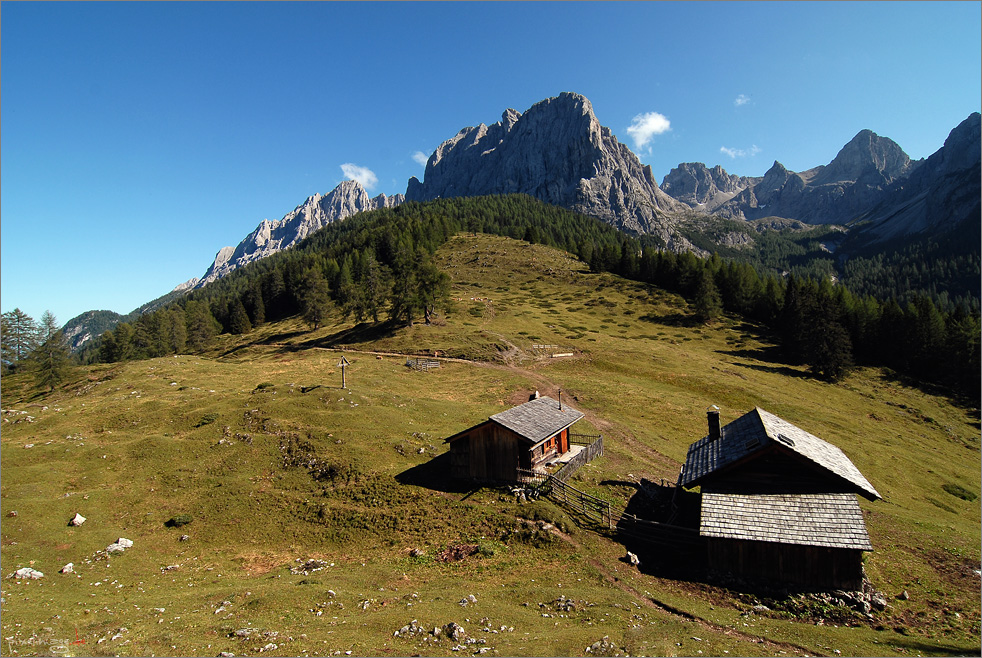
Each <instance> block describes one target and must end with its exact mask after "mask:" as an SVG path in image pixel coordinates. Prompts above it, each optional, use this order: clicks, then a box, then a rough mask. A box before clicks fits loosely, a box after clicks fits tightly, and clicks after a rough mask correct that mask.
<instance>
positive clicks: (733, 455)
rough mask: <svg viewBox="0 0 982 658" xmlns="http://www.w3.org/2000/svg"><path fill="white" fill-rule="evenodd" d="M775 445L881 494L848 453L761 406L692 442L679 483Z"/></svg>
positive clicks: (867, 492)
mask: <svg viewBox="0 0 982 658" xmlns="http://www.w3.org/2000/svg"><path fill="white" fill-rule="evenodd" d="M772 446H777V447H778V448H780V449H782V450H785V451H789V452H793V453H795V454H797V455H799V456H801V457H804V458H805V459H807V460H809V461H810V462H812V463H813V464H816V465H817V466H819V467H821V468H823V469H825V470H826V471H828V472H829V473H832V474H834V475H836V476H838V477H841V478H843V479H844V480H846V481H847V482H849V483H850V484H852V485H853V486H855V487H856V489H857V492H858V493H860V494H862V495H863V496H865V497H866V498H869V499H871V500H872V499H876V498H880V494H879V493H878V492H877V491H876V489H874V488H873V485H872V484H870V483H869V481H868V480H867V479H866V478H865V477H863V474H862V473H860V472H859V469H858V468H856V466H855V465H854V464H853V463H852V462H851V461H850V460H849V458H848V457H846V455H845V453H843V452H842V451H841V450H839V449H838V448H837V447H835V446H834V445H832V444H831V443H828V442H826V441H823V440H822V439H820V438H818V437H817V436H814V435H813V434H809V433H808V432H806V431H804V430H803V429H800V428H798V427H795V426H794V425H792V424H791V423H789V422H787V421H786V420H783V419H781V418H778V417H777V416H775V415H774V414H772V413H769V412H767V411H764V410H763V409H760V408H759V407H755V408H754V409H753V411H750V412H748V413H746V414H744V415H743V416H741V417H740V418H737V419H736V420H734V421H733V422H731V423H729V424H728V425H726V426H724V427H723V431H722V437H721V438H719V439H717V440H715V441H711V440H710V437H708V436H706V437H703V438H702V439H700V440H699V441H696V442H695V443H693V444H692V445H690V446H689V453H688V455H687V456H686V459H685V466H684V468H683V471H682V475H681V477H680V479H679V483H680V484H681V485H682V486H683V487H692V486H695V485H697V484H702V483H703V481H704V480H706V478H707V476H709V475H711V474H713V473H715V472H718V471H720V470H722V469H724V468H726V467H728V466H730V465H732V464H735V463H737V462H739V461H741V460H744V459H746V458H748V457H750V456H752V455H753V454H755V453H757V452H760V451H762V450H765V449H767V448H770V447H772Z"/></svg>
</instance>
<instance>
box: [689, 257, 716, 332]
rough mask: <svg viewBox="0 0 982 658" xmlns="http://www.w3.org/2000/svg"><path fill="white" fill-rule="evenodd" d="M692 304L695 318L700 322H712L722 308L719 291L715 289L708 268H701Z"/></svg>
mask: <svg viewBox="0 0 982 658" xmlns="http://www.w3.org/2000/svg"><path fill="white" fill-rule="evenodd" d="M693 305H694V306H695V311H696V318H697V319H698V320H699V321H700V322H712V321H713V320H715V319H716V318H718V317H719V314H720V312H722V310H723V303H722V301H721V300H720V296H719V291H718V290H717V289H716V284H715V283H714V282H713V275H712V274H711V273H710V272H709V270H708V269H703V271H702V275H701V276H700V277H699V279H698V282H697V283H696V291H695V299H694V301H693Z"/></svg>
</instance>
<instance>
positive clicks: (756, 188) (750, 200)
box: [662, 130, 917, 224]
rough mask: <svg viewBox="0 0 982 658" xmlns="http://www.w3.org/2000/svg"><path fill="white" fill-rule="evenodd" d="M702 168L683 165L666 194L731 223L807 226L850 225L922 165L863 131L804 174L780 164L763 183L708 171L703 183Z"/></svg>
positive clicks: (894, 145)
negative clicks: (782, 220) (782, 221)
mask: <svg viewBox="0 0 982 658" xmlns="http://www.w3.org/2000/svg"><path fill="white" fill-rule="evenodd" d="M701 166H702V165H699V164H698V163H696V164H694V165H693V164H689V165H679V167H678V168H677V169H673V170H672V173H671V174H669V176H666V178H665V181H664V182H663V183H662V188H663V190H664V191H666V192H669V191H670V190H672V191H674V190H676V189H678V190H682V191H684V192H685V193H684V194H680V195H679V198H681V199H682V200H683V201H685V202H686V203H687V204H688V205H689V206H690V207H692V208H696V209H698V210H703V211H705V212H711V213H714V214H717V215H720V216H723V217H727V218H730V219H747V220H752V219H760V218H762V217H786V218H791V219H797V220H800V221H803V222H806V223H808V224H845V223H848V222H851V221H853V220H855V219H856V218H857V217H859V216H860V215H862V214H863V213H865V212H867V211H868V210H869V209H870V208H871V207H872V206H874V205H876V204H877V203H879V202H880V201H881V200H882V199H883V197H884V194H885V191H886V190H887V188H889V187H890V186H891V185H892V184H893V183H894V182H895V181H897V180H898V179H901V178H903V177H905V176H907V175H908V174H909V172H910V171H912V170H913V169H914V168H916V166H917V163H912V162H911V160H910V158H909V157H908V156H907V154H906V153H904V151H903V149H901V148H900V147H899V146H898V145H897V143H896V142H894V141H893V140H891V139H888V138H886V137H880V136H879V135H877V134H876V133H874V132H872V131H870V130H862V131H860V132H859V133H858V134H857V135H856V136H855V137H853V138H852V139H851V140H850V141H849V143H848V144H846V145H845V146H843V147H842V149H841V150H840V151H839V153H838V155H836V156H835V158H834V159H833V160H832V162H830V163H829V164H827V165H820V166H818V167H814V168H813V169H809V170H807V171H804V172H800V173H796V172H793V171H789V170H788V169H787V168H786V167H785V166H784V165H782V164H781V163H780V162H777V161H775V162H774V164H773V165H772V166H771V168H770V169H768V170H767V172H766V173H765V174H764V176H763V177H762V178H757V179H752V178H743V179H735V180H734V177H732V176H728V175H727V174H726V172H725V171H723V170H722V169H719V171H718V172H715V175H712V174H710V173H709V171H708V170H707V172H706V174H705V175H703V176H702V178H700V175H701V173H702V172H701V171H700V170H699V167H701ZM703 169H704V167H703ZM714 171H715V170H714ZM721 184H722V185H721ZM727 197H728V198H727Z"/></svg>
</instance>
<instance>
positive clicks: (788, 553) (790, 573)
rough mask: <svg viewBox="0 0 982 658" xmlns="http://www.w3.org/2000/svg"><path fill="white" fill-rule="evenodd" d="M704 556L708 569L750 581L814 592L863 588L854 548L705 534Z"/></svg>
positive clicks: (858, 554) (860, 562)
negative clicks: (783, 584)
mask: <svg viewBox="0 0 982 658" xmlns="http://www.w3.org/2000/svg"><path fill="white" fill-rule="evenodd" d="M707 557H708V567H709V569H710V571H711V572H717V573H721V574H732V575H734V576H737V577H738V578H742V579H744V580H749V581H764V582H767V581H771V582H774V583H786V584H792V585H795V586H797V587H800V588H801V589H805V590H809V589H810V590H816V591H828V590H833V589H843V590H849V591H855V590H861V589H862V587H863V552H862V551H860V550H855V549H847V548H828V547H823V546H801V545H797V544H778V543H773V542H755V541H744V540H739V539H719V538H714V537H708V538H707Z"/></svg>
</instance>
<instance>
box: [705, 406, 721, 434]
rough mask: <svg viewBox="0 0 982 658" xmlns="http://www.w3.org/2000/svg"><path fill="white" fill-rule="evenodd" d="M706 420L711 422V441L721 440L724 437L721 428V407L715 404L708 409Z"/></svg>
mask: <svg viewBox="0 0 982 658" xmlns="http://www.w3.org/2000/svg"><path fill="white" fill-rule="evenodd" d="M706 419H707V420H708V421H709V440H710V441H715V440H717V439H719V438H720V437H721V436H722V432H721V431H720V427H719V407H717V406H716V405H715V404H714V405H713V406H711V407H709V408H708V409H706Z"/></svg>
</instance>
